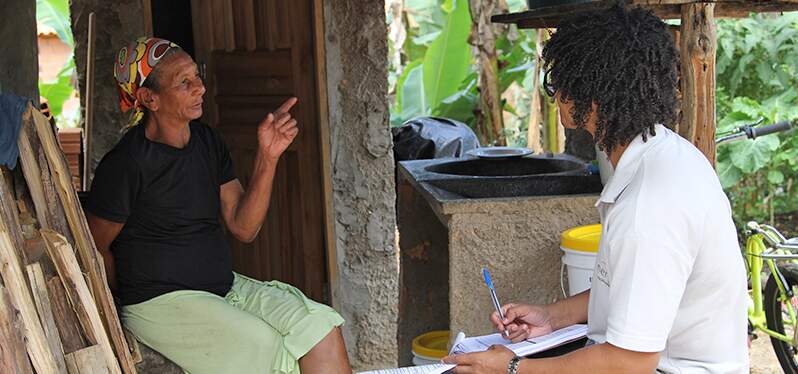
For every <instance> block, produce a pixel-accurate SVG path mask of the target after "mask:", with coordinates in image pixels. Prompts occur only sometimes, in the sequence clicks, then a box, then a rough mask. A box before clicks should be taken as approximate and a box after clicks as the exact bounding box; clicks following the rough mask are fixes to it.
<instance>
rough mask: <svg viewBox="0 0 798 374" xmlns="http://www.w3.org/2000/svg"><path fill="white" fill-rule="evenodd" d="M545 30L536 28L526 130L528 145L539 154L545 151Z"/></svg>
mask: <svg viewBox="0 0 798 374" xmlns="http://www.w3.org/2000/svg"><path fill="white" fill-rule="evenodd" d="M544 32H546V31H545V30H535V34H536V35H535V76H534V77H533V78H532V103H531V104H530V109H529V123H528V125H527V130H526V147H527V148H529V149H531V150H532V151H534V152H535V153H537V154H540V153H543V146H541V144H540V118H541V117H542V113H541V112H542V111H541V110H540V71H541V70H542V66H541V65H542V64H543V58H542V57H541V55H540V54H541V52H542V51H543V33H544Z"/></svg>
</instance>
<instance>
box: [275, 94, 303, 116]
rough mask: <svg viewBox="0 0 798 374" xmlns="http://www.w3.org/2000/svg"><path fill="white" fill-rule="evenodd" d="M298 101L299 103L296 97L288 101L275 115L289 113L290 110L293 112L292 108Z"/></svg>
mask: <svg viewBox="0 0 798 374" xmlns="http://www.w3.org/2000/svg"><path fill="white" fill-rule="evenodd" d="M297 101H299V99H297V98H295V97H292V98H290V99H288V100H286V101H285V102H284V103H283V104H282V105H280V107H279V108H277V110H276V111H275V113H287V112H288V111H289V110H291V107H293V106H294V104H296V103H297Z"/></svg>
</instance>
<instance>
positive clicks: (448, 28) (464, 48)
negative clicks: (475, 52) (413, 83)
mask: <svg viewBox="0 0 798 374" xmlns="http://www.w3.org/2000/svg"><path fill="white" fill-rule="evenodd" d="M451 1H452V4H453V5H454V9H453V10H452V11H451V12H450V13H448V14H447V16H446V24H445V26H444V27H443V29H442V30H441V34H440V35H438V37H437V38H436V39H435V41H433V42H432V44H430V46H429V48H428V49H427V53H426V55H425V56H424V64H423V66H424V85H423V87H424V92H425V96H426V98H427V102H428V103H429V104H430V107H432V108H434V107H436V106H438V105H440V103H441V102H442V101H443V99H445V98H447V97H449V96H451V95H453V94H454V93H455V92H457V90H458V87H459V86H460V85H461V83H462V82H463V81H464V79H465V78H466V76H467V75H468V73H469V70H470V67H471V61H472V58H471V46H470V45H469V44H468V36H469V34H470V32H471V15H470V12H469V9H468V2H467V0H451Z"/></svg>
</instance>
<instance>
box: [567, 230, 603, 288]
mask: <svg viewBox="0 0 798 374" xmlns="http://www.w3.org/2000/svg"><path fill="white" fill-rule="evenodd" d="M600 241H601V225H588V226H579V227H574V228H572V229H569V230H566V231H564V232H563V233H562V235H561V236H560V249H562V251H563V253H564V255H563V256H562V267H561V268H560V287H561V288H562V293H563V295H564V296H573V295H576V294H578V293H580V292H582V291H584V290H586V289H588V288H590V282H591V280H592V279H591V278H592V277H593V268H594V267H595V266H596V255H597V254H598V250H599V242H600ZM566 268H567V270H568V293H566V292H565V284H564V275H565V274H564V273H565V270H566Z"/></svg>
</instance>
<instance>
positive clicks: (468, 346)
mask: <svg viewBox="0 0 798 374" xmlns="http://www.w3.org/2000/svg"><path fill="white" fill-rule="evenodd" d="M585 335H587V325H572V326H568V327H566V328H562V329H559V330H557V331H554V332H552V333H551V334H548V335H543V336H538V337H536V338H531V339H527V340H524V341H522V342H519V343H510V342H509V341H507V340H505V339H504V338H503V337H502V336H501V335H500V334H498V333H496V334H491V335H483V336H475V337H471V338H465V339H462V340H459V341H455V343H454V345H453V346H452V350H451V351H450V353H451V354H461V353H470V352H482V351H485V350H487V349H488V348H490V347H491V346H492V345H503V346H506V347H507V348H510V349H511V350H512V351H513V352H515V354H516V355H518V356H529V355H532V354H535V353H539V352H543V351H545V350H547V349H551V348H554V347H559V346H561V345H563V344H566V343H570V342H572V341H574V340H578V339H581V338H583V337H584V336H585ZM453 367H454V365H447V364H434V365H424V366H410V367H404V368H398V369H383V370H374V371H367V372H362V373H360V374H443V373H446V372H447V371H449V369H451V368H453Z"/></svg>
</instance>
